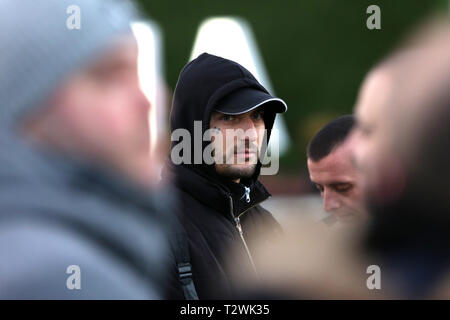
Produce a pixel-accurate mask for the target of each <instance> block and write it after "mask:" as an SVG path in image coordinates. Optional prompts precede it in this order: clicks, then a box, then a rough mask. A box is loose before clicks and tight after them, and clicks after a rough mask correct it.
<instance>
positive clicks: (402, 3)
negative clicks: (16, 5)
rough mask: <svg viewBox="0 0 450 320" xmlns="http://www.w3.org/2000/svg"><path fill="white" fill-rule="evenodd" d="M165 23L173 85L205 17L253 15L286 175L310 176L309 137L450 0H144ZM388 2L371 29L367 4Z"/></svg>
mask: <svg viewBox="0 0 450 320" xmlns="http://www.w3.org/2000/svg"><path fill="white" fill-rule="evenodd" d="M140 4H141V6H142V9H143V11H144V12H145V14H147V15H148V16H149V17H150V18H152V19H153V20H154V21H156V22H157V23H158V24H159V26H160V27H161V31H162V34H163V43H164V59H165V61H164V62H165V66H164V68H165V71H166V79H167V81H168V85H169V87H170V89H171V90H173V88H174V87H175V84H176V81H177V78H178V74H179V72H180V70H181V68H182V67H183V66H184V65H185V64H186V62H187V60H188V58H189V56H190V53H191V49H192V47H193V42H194V39H195V35H196V32H197V28H198V27H199V25H200V23H201V22H202V21H203V20H204V19H206V18H208V17H212V16H224V15H231V16H238V17H241V18H244V19H246V20H247V22H248V23H249V24H250V26H251V28H252V30H253V32H254V35H255V37H256V42H257V46H258V47H259V49H260V53H261V55H262V58H263V61H264V63H265V65H266V68H267V71H268V74H269V77H270V79H271V82H272V84H273V87H274V90H275V91H276V94H277V95H278V96H280V97H281V98H283V99H284V100H285V101H286V102H287V104H288V106H289V111H288V115H287V116H285V117H284V119H285V122H286V125H287V127H288V131H289V134H290V136H291V138H292V143H293V144H292V145H291V148H290V150H289V152H288V153H287V154H285V155H284V156H283V157H282V158H281V174H285V175H304V173H305V170H306V164H305V148H306V144H307V142H308V140H309V139H310V138H311V137H312V136H313V135H314V133H315V132H316V131H317V130H318V129H319V128H320V127H321V126H322V125H324V124H325V123H326V122H328V121H329V120H331V119H332V118H334V117H336V116H338V115H341V114H345V113H351V112H352V108H353V105H354V103H355V100H356V96H357V92H358V89H359V86H360V84H361V81H362V80H363V78H364V75H365V74H366V73H367V71H368V70H369V69H370V68H371V67H372V66H373V65H374V64H375V63H376V62H377V61H379V60H380V59H381V58H383V57H384V56H385V55H386V54H388V53H389V52H390V51H391V50H392V49H394V48H395V47H396V45H398V43H399V41H400V40H401V39H402V38H403V37H404V36H405V35H406V34H407V33H408V32H409V31H411V29H412V27H414V26H416V25H417V24H418V23H420V22H421V21H422V20H423V19H424V18H426V17H427V16H428V15H429V14H430V13H432V12H434V11H444V10H447V8H448V1H444V0H419V1H411V0H395V1H393V0H385V1H366V0H346V1H343V0H341V1H337V0H314V1H313V0H308V1H307V0H295V1H263V0H259V1H257V0H227V1H216V0H194V1H187V0H169V1H166V0H164V1H163V0H152V1H151V0H140ZM372 4H376V5H378V6H379V7H380V8H381V30H369V29H367V27H366V20H367V18H368V17H369V14H367V13H366V9H367V7H368V6H369V5H372Z"/></svg>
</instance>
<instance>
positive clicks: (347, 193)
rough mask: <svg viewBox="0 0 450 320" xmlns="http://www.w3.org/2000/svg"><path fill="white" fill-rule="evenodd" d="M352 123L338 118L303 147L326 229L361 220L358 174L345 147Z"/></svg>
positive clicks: (348, 118)
mask: <svg viewBox="0 0 450 320" xmlns="http://www.w3.org/2000/svg"><path fill="white" fill-rule="evenodd" d="M354 123H355V119H354V116H353V115H344V116H341V117H338V118H336V119H334V120H332V121H331V122H329V123H328V124H326V125H325V126H324V127H323V128H321V129H320V130H319V132H317V134H316V135H315V136H314V137H313V138H312V139H311V141H310V142H309V144H308V147H307V152H306V153H307V165H308V171H309V177H310V179H311V182H312V183H314V185H315V186H316V188H317V189H318V190H319V191H320V195H321V197H322V199H323V208H324V210H325V211H326V212H327V213H329V214H330V216H329V217H327V218H325V219H324V220H323V221H324V222H325V223H327V224H329V225H337V224H341V223H348V222H352V221H355V220H361V219H363V218H364V217H365V212H364V209H363V203H362V196H361V187H360V185H359V179H360V177H359V175H360V172H359V170H358V169H357V168H356V166H355V164H354V162H353V159H352V151H353V150H352V148H353V145H352V144H351V143H345V141H346V138H347V137H348V135H349V133H350V131H351V130H352V128H353V126H354Z"/></svg>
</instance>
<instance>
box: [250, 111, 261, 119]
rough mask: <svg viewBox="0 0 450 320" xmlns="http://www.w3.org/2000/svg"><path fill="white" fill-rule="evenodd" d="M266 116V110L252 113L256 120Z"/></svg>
mask: <svg viewBox="0 0 450 320" xmlns="http://www.w3.org/2000/svg"><path fill="white" fill-rule="evenodd" d="M263 117H264V111H256V112H254V113H253V114H252V118H253V119H254V120H260V119H262V118H263Z"/></svg>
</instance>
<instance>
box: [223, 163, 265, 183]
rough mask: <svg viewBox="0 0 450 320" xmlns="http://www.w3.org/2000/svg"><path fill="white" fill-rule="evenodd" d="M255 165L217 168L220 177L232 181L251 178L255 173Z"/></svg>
mask: <svg viewBox="0 0 450 320" xmlns="http://www.w3.org/2000/svg"><path fill="white" fill-rule="evenodd" d="M255 169H256V165H255V164H234V165H226V166H223V165H222V166H220V167H219V166H216V171H217V173H218V174H219V175H221V176H223V177H226V178H229V179H230V180H236V179H245V178H250V177H251V176H253V174H254V173H255Z"/></svg>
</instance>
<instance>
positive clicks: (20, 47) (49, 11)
mask: <svg viewBox="0 0 450 320" xmlns="http://www.w3.org/2000/svg"><path fill="white" fill-rule="evenodd" d="M74 6H76V7H74ZM74 8H75V9H74ZM78 12H79V13H80V14H79V16H76V17H79V18H80V19H79V20H76V19H74V17H75V16H74V14H75V15H77V13H78ZM134 19H137V14H136V10H135V7H134V6H133V4H132V3H131V2H129V1H125V0H1V1H0V125H1V126H4V125H8V124H12V123H13V121H17V120H18V119H19V118H20V117H21V116H22V115H24V114H25V113H28V112H30V111H32V110H33V109H34V108H36V107H38V106H40V105H41V104H42V103H43V102H44V101H45V98H47V97H48V96H49V95H50V94H51V93H52V90H55V89H56V88H57V86H58V84H60V83H61V81H62V80H64V79H65V77H67V76H69V75H70V74H71V73H72V72H74V71H75V70H77V69H79V68H80V67H81V66H82V65H83V64H86V63H87V62H89V60H90V59H92V58H93V56H95V54H97V53H99V52H100V51H101V49H105V48H106V47H107V45H108V44H110V43H111V42H112V40H113V39H115V38H116V37H117V36H118V35H119V34H122V33H127V32H131V28H130V22H131V21H132V20H134ZM78 21H79V22H80V23H79V27H80V28H79V29H77V28H76V27H77V26H78V25H77V22H78ZM74 26H75V28H74Z"/></svg>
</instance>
